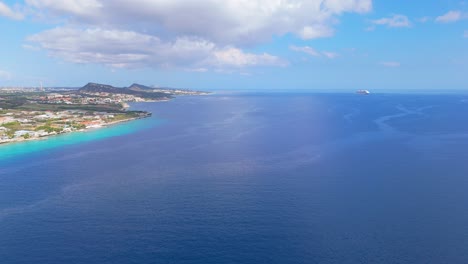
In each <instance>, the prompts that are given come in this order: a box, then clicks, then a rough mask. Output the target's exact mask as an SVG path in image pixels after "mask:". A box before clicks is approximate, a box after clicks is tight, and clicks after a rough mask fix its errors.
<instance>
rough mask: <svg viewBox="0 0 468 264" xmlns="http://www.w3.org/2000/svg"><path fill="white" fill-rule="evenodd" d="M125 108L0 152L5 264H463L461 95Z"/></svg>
mask: <svg viewBox="0 0 468 264" xmlns="http://www.w3.org/2000/svg"><path fill="white" fill-rule="evenodd" d="M133 107H134V108H137V109H144V110H149V111H151V112H153V117H151V118H148V119H144V120H139V121H136V122H133V123H127V124H124V125H120V126H117V127H113V128H107V129H104V130H101V131H102V132H101V131H99V132H97V131H96V132H90V133H91V134H86V135H87V136H86V137H85V136H83V135H81V136H80V135H75V136H72V137H71V138H58V139H50V140H51V141H46V142H49V143H50V144H49V143H48V144H44V143H41V144H40V145H34V144H33V143H31V144H32V145H31V144H24V145H20V146H16V147H15V148H12V147H8V146H0V154H1V155H0V263H1V264H10V263H27V264H29V263H46V264H49V263H50V264H54V263H90V264H94V263H99V264H101V263H117V264H118V263H142V264H144V263H197V264H198V263H200V264H211V263H213V264H215V263H216V264H218V263H246V264H247V263H337V264H338V263H339V264H342V263H356V264H357V263H411V264H417V263H424V264H430V263H468V122H467V121H468V95H456V94H452V95H422V94H420V95H418V94H412V95H397V94H393V95H391V94H372V95H370V96H359V95H354V94H298V93H296V94H268V93H249V94H217V95H212V96H202V97H180V98H177V99H176V100H173V101H171V102H166V103H142V104H136V105H134V106H133ZM106 131H112V133H111V132H106ZM103 133H104V134H103ZM103 135H104V136H103ZM90 137H91V139H90ZM67 142H68V143H67ZM35 144H39V143H35ZM47 145H49V147H45V146H47ZM18 148H19V149H21V148H23V149H22V150H21V151H19V150H18ZM23 150H24V151H23Z"/></svg>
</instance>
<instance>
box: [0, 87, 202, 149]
mask: <svg viewBox="0 0 468 264" xmlns="http://www.w3.org/2000/svg"><path fill="white" fill-rule="evenodd" d="M205 94H208V93H207V92H201V91H193V90H188V89H174V88H165V87H150V86H145V85H141V84H136V83H134V84H132V85H130V86H129V87H122V88H120V87H114V86H111V85H106V84H99V83H88V84H86V85H85V86H83V87H81V88H67V87H52V88H42V87H40V88H17V87H4V88H0V144H2V143H11V142H19V141H25V140H36V139H40V138H44V137H48V136H53V135H58V134H63V133H70V132H74V131H84V130H86V129H91V128H100V127H104V126H108V125H112V124H116V123H120V122H125V121H130V120H134V119H140V118H145V117H149V116H151V113H150V112H146V111H135V110H132V111H129V110H128V107H129V105H128V103H130V102H158V101H167V100H171V99H172V98H174V97H175V96H179V95H205Z"/></svg>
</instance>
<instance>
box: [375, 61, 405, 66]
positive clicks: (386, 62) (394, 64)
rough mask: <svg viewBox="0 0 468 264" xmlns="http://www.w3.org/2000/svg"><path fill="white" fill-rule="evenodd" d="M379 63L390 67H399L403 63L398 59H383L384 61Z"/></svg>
mask: <svg viewBox="0 0 468 264" xmlns="http://www.w3.org/2000/svg"><path fill="white" fill-rule="evenodd" d="M379 64H380V65H382V66H385V67H390V68H397V67H400V66H401V64H400V63H399V62H397V61H383V62H380V63H379Z"/></svg>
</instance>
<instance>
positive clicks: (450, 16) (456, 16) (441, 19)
mask: <svg viewBox="0 0 468 264" xmlns="http://www.w3.org/2000/svg"><path fill="white" fill-rule="evenodd" d="M462 18H463V14H462V12H460V11H449V12H447V13H445V14H443V15H441V16H438V17H436V19H435V21H436V22H438V23H452V22H457V21H459V20H461V19H462Z"/></svg>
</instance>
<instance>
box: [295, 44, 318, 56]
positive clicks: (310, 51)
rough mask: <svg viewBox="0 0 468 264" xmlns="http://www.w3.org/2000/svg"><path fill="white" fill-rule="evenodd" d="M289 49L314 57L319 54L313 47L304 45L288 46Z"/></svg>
mask: <svg viewBox="0 0 468 264" xmlns="http://www.w3.org/2000/svg"><path fill="white" fill-rule="evenodd" d="M289 49H290V50H293V51H298V52H304V53H306V54H309V55H311V56H314V57H319V56H320V53H319V52H318V51H316V50H315V49H314V48H312V47H309V46H305V47H297V46H290V47H289Z"/></svg>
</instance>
